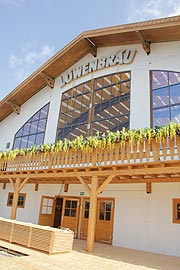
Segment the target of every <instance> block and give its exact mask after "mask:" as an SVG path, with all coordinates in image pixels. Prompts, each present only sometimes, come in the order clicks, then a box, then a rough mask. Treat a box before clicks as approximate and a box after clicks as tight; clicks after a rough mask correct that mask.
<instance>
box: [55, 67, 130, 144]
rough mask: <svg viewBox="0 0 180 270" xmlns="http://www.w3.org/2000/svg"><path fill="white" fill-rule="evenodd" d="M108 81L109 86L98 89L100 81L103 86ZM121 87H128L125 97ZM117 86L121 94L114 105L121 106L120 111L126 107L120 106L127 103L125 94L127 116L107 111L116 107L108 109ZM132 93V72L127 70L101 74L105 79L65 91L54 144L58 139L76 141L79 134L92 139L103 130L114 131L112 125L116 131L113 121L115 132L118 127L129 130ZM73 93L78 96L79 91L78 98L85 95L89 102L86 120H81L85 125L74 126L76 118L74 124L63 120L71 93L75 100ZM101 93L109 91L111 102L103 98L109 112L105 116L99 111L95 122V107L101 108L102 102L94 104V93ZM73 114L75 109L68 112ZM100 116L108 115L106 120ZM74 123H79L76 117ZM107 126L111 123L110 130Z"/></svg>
mask: <svg viewBox="0 0 180 270" xmlns="http://www.w3.org/2000/svg"><path fill="white" fill-rule="evenodd" d="M116 76H119V79H117V81H116V79H115V80H114V78H115V77H116ZM124 76H125V78H124ZM108 77H110V81H111V83H108V84H105V85H104V84H103V83H102V85H101V86H98V80H102V82H106V81H107V80H106V78H108ZM108 79H109V78H108ZM86 84H87V85H88V86H89V85H91V89H88V88H86ZM124 84H127V86H126V87H127V89H128V92H127V93H124V90H123V86H124ZM128 84H129V85H128ZM116 86H118V88H119V93H120V94H119V95H118V97H117V100H119V102H117V104H119V103H120V104H121V106H122V108H124V107H125V106H124V105H122V104H124V102H125V101H126V100H123V98H125V95H124V94H127V101H128V106H127V108H128V109H127V112H124V113H122V112H121V111H120V110H118V113H117V114H113V115H111V111H110V110H111V107H113V106H115V105H114V104H113V105H111V102H112V100H111V99H112V96H113V95H112V93H113V91H114V87H116ZM78 88H80V89H79V90H78ZM73 89H75V90H73ZM87 89H88V90H87ZM107 89H108V90H107ZM131 89H132V74H131V70H129V69H128V70H125V71H119V72H113V73H108V74H104V75H102V76H99V77H95V78H93V79H92V80H87V81H84V82H83V83H81V84H78V85H76V86H74V87H73V88H69V89H67V90H66V91H64V92H63V93H62V96H61V103H60V111H59V117H58V122H57V129H56V141H58V140H60V139H61V140H62V139H64V138H67V139H69V140H73V139H74V138H75V137H77V136H79V135H81V134H82V135H83V136H84V137H87V136H94V135H95V134H96V132H97V131H98V132H102V133H103V132H105V131H106V130H113V125H114V127H116V126H115V123H113V121H116V122H117V128H116V130H117V129H118V130H120V129H121V126H122V127H124V126H125V127H126V128H129V127H130V117H131ZM73 91H74V92H73ZM76 91H77V93H78V92H79V91H81V93H79V96H83V95H84V94H86V95H87V96H88V98H89V105H88V106H89V109H88V110H87V119H83V121H84V122H79V123H76V117H75V119H74V121H72V122H70V123H68V120H66V113H67V108H68V106H69V105H68V104H69V103H68V100H70V98H72V96H70V95H71V94H72V93H73V98H74V97H75V96H76ZM101 91H104V93H105V92H106V91H109V93H110V95H111V98H109V99H107V100H106V99H105V98H104V104H105V103H106V102H107V103H109V106H108V112H105V109H102V108H101V109H102V110H100V113H99V116H98V117H99V119H95V114H94V112H95V109H96V107H98V105H99V106H100V105H101V104H103V99H102V100H101V102H99V103H97V104H96V102H95V98H96V93H97V94H98V93H100V92H101ZM109 93H108V94H109ZM68 96H70V98H68ZM63 103H66V104H65V105H64V104H63ZM82 103H83V101H82ZM73 106H74V104H72V107H73ZM80 107H81V108H83V105H82V104H81V106H80ZM80 107H79V108H78V107H77V108H78V110H79V121H80V120H82V119H81V117H83V112H82V110H81V108H80ZM100 107H101V106H100ZM63 108H66V109H64V111H63ZM77 108H76V109H77ZM65 110H66V111H65ZM115 110H116V109H115ZM73 111H75V109H74V108H71V110H70V111H68V112H73ZM102 112H104V114H105V113H107V114H108V116H107V117H103V116H102V115H101V113H102ZM73 116H74V115H73ZM117 118H118V121H117ZM125 118H127V121H126V122H127V123H124V121H123V120H124V119H125ZM77 119H78V117H77ZM63 122H64V123H63ZM106 122H107V123H108V127H107V128H106V129H105V127H103V125H104V126H106V125H105V124H104V123H106ZM62 123H63V124H62ZM110 123H111V127H110ZM123 123H124V124H123ZM101 127H102V128H101ZM76 129H77V130H78V129H79V130H81V132H79V133H78V131H76ZM103 129H104V130H103ZM95 130H96V132H95ZM71 133H72V134H71ZM73 133H74V134H73ZM76 133H77V134H76Z"/></svg>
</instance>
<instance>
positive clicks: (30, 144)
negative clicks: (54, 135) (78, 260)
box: [27, 135, 36, 147]
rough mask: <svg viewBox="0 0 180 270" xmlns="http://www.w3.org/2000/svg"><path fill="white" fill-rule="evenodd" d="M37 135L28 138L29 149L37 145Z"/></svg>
mask: <svg viewBox="0 0 180 270" xmlns="http://www.w3.org/2000/svg"><path fill="white" fill-rule="evenodd" d="M35 139H36V135H31V136H28V144H27V147H31V146H33V145H34V144H35Z"/></svg>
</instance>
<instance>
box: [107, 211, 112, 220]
mask: <svg viewBox="0 0 180 270" xmlns="http://www.w3.org/2000/svg"><path fill="white" fill-rule="evenodd" d="M106 220H111V212H106Z"/></svg>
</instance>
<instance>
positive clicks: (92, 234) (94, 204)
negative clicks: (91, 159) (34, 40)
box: [86, 176, 98, 252]
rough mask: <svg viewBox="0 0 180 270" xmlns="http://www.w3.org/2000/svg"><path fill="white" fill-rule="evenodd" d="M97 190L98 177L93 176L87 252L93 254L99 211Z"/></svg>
mask: <svg viewBox="0 0 180 270" xmlns="http://www.w3.org/2000/svg"><path fill="white" fill-rule="evenodd" d="M97 188H98V177H97V176H92V179H91V193H90V210H89V220H88V233H87V246H86V250H87V251H88V252H92V251H93V250H94V238H95V226H96V210H97Z"/></svg>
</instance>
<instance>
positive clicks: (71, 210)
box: [61, 198, 80, 238]
mask: <svg viewBox="0 0 180 270" xmlns="http://www.w3.org/2000/svg"><path fill="white" fill-rule="evenodd" d="M79 206H80V199H76V198H64V201H63V216H62V220H61V226H62V227H65V228H68V229H70V230H72V231H74V237H75V238H77V237H78V219H79Z"/></svg>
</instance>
